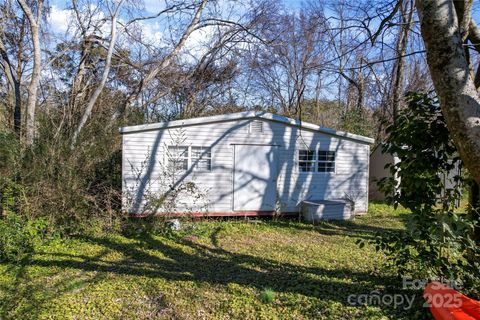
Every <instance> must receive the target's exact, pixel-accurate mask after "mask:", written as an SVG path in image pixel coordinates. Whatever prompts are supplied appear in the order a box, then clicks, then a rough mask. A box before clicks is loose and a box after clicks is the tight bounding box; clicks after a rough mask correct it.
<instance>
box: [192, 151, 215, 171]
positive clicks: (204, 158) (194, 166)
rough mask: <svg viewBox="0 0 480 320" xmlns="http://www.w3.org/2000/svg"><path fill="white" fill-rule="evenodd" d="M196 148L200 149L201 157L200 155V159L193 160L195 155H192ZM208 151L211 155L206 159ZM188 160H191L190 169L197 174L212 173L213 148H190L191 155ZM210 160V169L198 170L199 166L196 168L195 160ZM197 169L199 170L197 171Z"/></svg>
mask: <svg viewBox="0 0 480 320" xmlns="http://www.w3.org/2000/svg"><path fill="white" fill-rule="evenodd" d="M194 148H198V149H200V152H201V155H200V158H193V155H192V150H193V149H194ZM207 150H208V153H209V154H210V155H209V156H207V157H205V151H207ZM188 158H189V161H190V163H189V166H188V167H189V168H192V171H195V172H212V158H213V157H212V148H211V147H205V146H190V148H189V155H188ZM197 159H198V160H208V169H198V166H196V165H195V164H194V162H195V160H197ZM196 168H197V169H196Z"/></svg>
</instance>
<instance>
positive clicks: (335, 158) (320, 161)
mask: <svg viewBox="0 0 480 320" xmlns="http://www.w3.org/2000/svg"><path fill="white" fill-rule="evenodd" d="M301 151H312V152H313V159H314V160H313V161H309V162H313V163H314V170H313V171H302V170H300V162H306V161H307V160H300V152H301ZM320 151H327V152H333V154H334V160H333V161H328V160H320V159H319V156H318V153H319V152H320ZM332 162H333V171H318V164H319V163H332ZM295 168H296V171H297V172H298V173H300V174H335V173H336V172H337V152H336V151H334V150H325V149H297V163H296V165H295Z"/></svg>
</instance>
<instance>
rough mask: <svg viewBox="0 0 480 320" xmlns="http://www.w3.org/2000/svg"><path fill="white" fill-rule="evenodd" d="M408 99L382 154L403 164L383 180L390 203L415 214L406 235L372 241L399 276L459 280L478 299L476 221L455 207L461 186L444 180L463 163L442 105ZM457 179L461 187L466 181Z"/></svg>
mask: <svg viewBox="0 0 480 320" xmlns="http://www.w3.org/2000/svg"><path fill="white" fill-rule="evenodd" d="M408 100H409V105H408V108H406V109H405V110H403V111H402V112H401V113H400V115H399V118H398V120H397V122H396V123H395V124H392V125H390V126H389V127H388V128H387V133H388V134H389V136H388V138H387V140H386V143H385V144H384V146H383V151H384V152H386V153H390V154H395V155H396V156H398V157H399V158H400V162H398V163H395V164H390V165H388V166H387V167H388V168H389V169H390V173H391V175H390V177H388V178H384V179H382V181H380V187H381V188H382V189H383V190H384V191H385V192H386V194H387V202H389V203H390V204H393V205H394V206H395V207H396V206H398V205H401V206H403V207H405V208H408V209H410V210H411V214H410V215H409V219H408V222H407V224H406V230H405V231H404V232H401V233H397V232H395V233H387V234H378V235H377V237H376V239H375V240H373V241H372V242H373V243H374V244H375V246H376V248H377V249H378V250H383V251H384V252H385V253H386V254H387V255H388V256H389V257H390V261H391V262H392V264H393V265H394V267H396V268H397V270H398V272H399V273H400V274H401V275H404V276H405V275H408V276H414V277H420V278H444V279H451V280H461V281H462V282H463V283H464V284H465V289H466V292H470V293H473V294H478V292H477V293H475V288H476V287H477V286H478V284H479V283H480V275H479V274H478V270H479V269H480V264H479V262H480V250H479V248H478V246H477V245H476V243H475V241H474V239H473V237H472V236H473V231H474V228H475V221H473V220H472V219H471V218H470V217H469V216H468V215H467V214H465V213H459V212H457V211H458V210H457V209H456V208H455V203H456V201H457V200H458V199H460V197H461V194H460V187H459V186H457V187H454V188H451V189H446V185H445V184H444V181H443V179H442V178H441V176H442V175H446V174H447V173H448V172H450V171H451V170H453V169H454V168H455V167H456V165H458V166H461V160H460V158H459V157H458V155H457V151H456V148H455V146H454V144H453V142H452V140H451V138H450V136H449V133H448V129H447V126H446V123H445V120H444V118H443V115H442V113H441V111H440V108H439V105H438V101H437V100H436V99H434V98H431V97H430V96H429V95H428V94H421V93H411V94H409V96H408ZM395 177H398V178H399V180H400V182H398V180H397V179H395ZM454 179H455V181H457V182H460V181H461V180H462V177H461V176H460V175H457V176H456V177H454ZM439 194H443V195H442V196H441V197H439ZM359 242H360V243H361V242H362V241H359Z"/></svg>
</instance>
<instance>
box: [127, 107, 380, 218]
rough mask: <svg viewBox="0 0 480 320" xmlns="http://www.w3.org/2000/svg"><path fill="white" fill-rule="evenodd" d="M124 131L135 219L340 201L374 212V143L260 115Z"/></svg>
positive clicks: (259, 211) (293, 209) (293, 208)
mask: <svg viewBox="0 0 480 320" xmlns="http://www.w3.org/2000/svg"><path fill="white" fill-rule="evenodd" d="M120 133H121V134H122V137H123V150H122V154H123V155H122V181H123V187H122V189H123V209H124V211H126V212H128V213H130V214H142V213H162V212H163V213H167V212H168V213H173V212H176V213H177V214H178V213H185V212H189V213H192V214H200V213H202V214H204V213H207V214H209V215H216V216H222V215H242V216H243V215H264V214H272V213H274V212H276V213H278V212H281V213H284V214H292V213H298V212H299V210H300V207H301V203H302V201H306V200H310V201H311V200H335V199H348V200H349V201H353V203H354V211H355V212H356V213H362V212H366V211H367V210H368V185H369V181H368V177H369V175H368V169H369V154H370V145H371V144H372V143H373V139H371V138H367V137H363V136H359V135H355V134H351V133H346V132H340V131H335V130H332V129H327V128H322V127H319V126H317V125H314V124H310V123H305V122H300V121H298V120H293V119H290V118H286V117H283V116H278V115H274V114H270V113H266V112H254V111H249V112H241V113H233V114H226V115H219V116H211V117H202V118H195V119H187V120H178V121H171V122H161V123H154V124H146V125H138V126H129V127H123V128H121V129H120ZM328 203H330V202H328Z"/></svg>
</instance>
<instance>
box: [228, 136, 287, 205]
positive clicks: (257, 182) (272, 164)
mask: <svg viewBox="0 0 480 320" xmlns="http://www.w3.org/2000/svg"><path fill="white" fill-rule="evenodd" d="M234 152H235V154H234V158H235V163H234V175H233V181H234V183H233V187H234V190H233V210H235V211H272V210H275V201H276V197H277V196H276V189H277V188H276V180H277V172H278V170H277V162H276V161H277V156H276V153H277V147H276V146H271V145H235V151H234Z"/></svg>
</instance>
